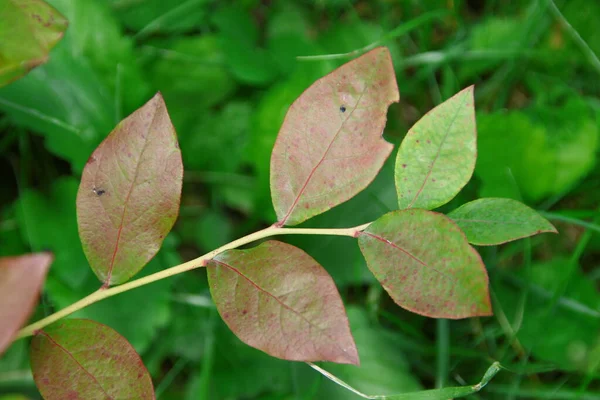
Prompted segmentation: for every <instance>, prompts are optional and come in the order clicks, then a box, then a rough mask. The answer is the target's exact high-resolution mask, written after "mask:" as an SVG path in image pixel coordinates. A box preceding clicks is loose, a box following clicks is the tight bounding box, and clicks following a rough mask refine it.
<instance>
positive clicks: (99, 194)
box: [92, 188, 106, 196]
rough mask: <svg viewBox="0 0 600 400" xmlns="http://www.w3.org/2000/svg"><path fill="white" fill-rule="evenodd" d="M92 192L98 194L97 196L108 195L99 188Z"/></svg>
mask: <svg viewBox="0 0 600 400" xmlns="http://www.w3.org/2000/svg"><path fill="white" fill-rule="evenodd" d="M92 192H94V193H95V194H96V196H102V195H103V194H104V193H106V190H103V189H99V188H93V189H92Z"/></svg>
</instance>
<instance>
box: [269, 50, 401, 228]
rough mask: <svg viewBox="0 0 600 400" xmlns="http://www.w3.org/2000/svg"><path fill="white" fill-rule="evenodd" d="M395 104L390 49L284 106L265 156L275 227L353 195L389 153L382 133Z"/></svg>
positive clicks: (370, 54) (352, 63)
mask: <svg viewBox="0 0 600 400" xmlns="http://www.w3.org/2000/svg"><path fill="white" fill-rule="evenodd" d="M398 100H399V94H398V86H397V84H396V76H395V74H394V67H393V65H392V60H391V57H390V53H389V51H388V50H387V49H386V48H385V47H379V48H376V49H374V50H371V51H370V52H368V53H366V54H364V55H363V56H361V57H359V58H357V59H355V60H353V61H350V62H348V63H347V64H344V65H342V66H341V67H340V68H338V69H336V70H335V71H333V72H332V73H330V74H329V75H327V76H325V77H323V78H321V79H319V80H318V81H317V82H315V83H314V84H313V85H312V86H310V87H309V88H308V89H307V90H306V91H305V92H304V93H302V95H300V97H299V98H298V99H297V100H296V101H295V102H294V103H293V104H292V105H291V106H290V109H289V110H288V113H287V115H286V117H285V120H284V121H283V125H282V126H281V130H280V131H279V135H278V137H277V140H276V141H275V146H274V148H273V153H272V156H271V196H272V198H273V205H274V207H275V212H276V213H277V218H278V219H279V222H278V223H277V224H278V225H279V226H283V225H296V224H299V223H300V222H302V221H304V220H307V219H308V218H310V217H312V216H314V215H317V214H320V213H322V212H324V211H327V210H329V209H330V208H332V207H334V206H336V205H338V204H340V203H343V202H344V201H346V200H348V199H350V198H352V197H354V196H355V195H356V194H357V193H358V192H360V191H361V190H363V189H364V188H365V187H366V186H367V185H368V184H369V183H370V182H371V181H372V180H373V179H374V178H375V176H376V175H377V173H378V172H379V170H380V169H381V167H382V165H383V163H384V161H385V160H386V159H387V157H388V156H389V155H390V152H391V151H392V147H393V146H392V145H391V144H390V143H388V142H386V141H385V140H384V139H383V138H382V137H381V134H382V132H383V128H384V127H385V122H386V113H387V109H388V107H389V105H390V104H392V103H394V102H397V101H398Z"/></svg>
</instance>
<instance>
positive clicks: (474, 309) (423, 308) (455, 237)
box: [358, 209, 492, 319]
mask: <svg viewBox="0 0 600 400" xmlns="http://www.w3.org/2000/svg"><path fill="white" fill-rule="evenodd" d="M358 244H359V246H360V249H361V251H362V253H363V255H364V257H365V259H366V261H367V265H368V267H369V269H370V270H371V271H372V272H373V274H374V275H375V277H376V278H377V280H378V281H379V282H381V285H382V286H383V287H384V289H385V290H386V291H387V292H388V293H389V295H390V296H391V297H392V299H394V301H395V302H396V303H397V304H398V305H399V306H401V307H403V308H405V309H407V310H409V311H412V312H415V313H417V314H421V315H424V316H427V317H433V318H450V319H459V318H467V317H475V316H489V315H491V314H492V306H491V303H490V296H489V290H488V284H489V279H488V275H487V271H486V269H485V265H484V264H483V261H482V260H481V256H480V255H479V253H478V252H477V251H476V250H475V249H474V248H473V247H472V246H471V245H469V243H468V241H467V238H466V236H465V234H464V233H463V232H462V231H461V230H460V228H459V227H458V226H457V225H456V224H455V223H454V222H453V221H452V220H451V219H450V218H448V217H446V216H445V215H443V214H439V213H436V212H433V211H427V210H421V209H408V210H399V211H392V212H390V213H387V214H385V215H383V216H382V217H380V218H379V219H377V220H376V221H375V222H373V223H372V224H370V225H369V226H368V227H367V228H366V229H365V230H364V231H362V232H360V233H359V235H358Z"/></svg>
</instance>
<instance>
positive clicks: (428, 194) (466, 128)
mask: <svg viewBox="0 0 600 400" xmlns="http://www.w3.org/2000/svg"><path fill="white" fill-rule="evenodd" d="M476 142H477V138H476V130H475V104H474V98H473V87H472V86H471V87H468V88H466V89H464V90H463V91H461V92H459V93H457V94H456V95H454V96H453V97H452V98H450V99H448V100H446V101H445V102H444V103H442V104H440V105H439V106H437V107H436V108H434V109H433V110H431V111H429V112H428V113H427V114H425V116H424V117H423V118H421V119H420V120H419V121H418V122H417V123H416V124H415V125H413V127H412V128H411V129H410V131H409V132H408V134H407V135H406V137H405V138H404V140H403V141H402V144H401V145H400V149H399V150H398V155H397V156H396V190H397V192H398V204H399V205H400V208H401V209H403V208H411V207H415V208H425V209H433V208H437V207H439V206H441V205H444V204H446V203H447V202H449V201H450V200H452V199H453V198H454V196H456V194H457V193H458V192H459V191H460V189H462V188H463V186H465V185H466V184H467V182H469V180H470V179H471V176H472V175H473V169H474V168H475V160H476V158H477V143H476Z"/></svg>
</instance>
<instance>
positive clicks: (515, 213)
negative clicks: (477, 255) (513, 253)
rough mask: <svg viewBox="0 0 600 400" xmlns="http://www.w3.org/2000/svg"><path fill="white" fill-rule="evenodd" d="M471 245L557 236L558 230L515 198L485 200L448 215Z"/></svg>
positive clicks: (488, 244)
mask: <svg viewBox="0 0 600 400" xmlns="http://www.w3.org/2000/svg"><path fill="white" fill-rule="evenodd" d="M448 217H450V218H452V219H453V220H454V222H456V224H457V225H458V226H459V227H460V228H461V229H462V230H463V232H464V233H465V235H467V239H468V240H469V243H473V244H476V245H480V246H491V245H496V244H502V243H506V242H510V241H512V240H517V239H522V238H525V237H529V236H533V235H537V234H538V233H542V232H552V233H558V231H557V230H556V228H555V227H554V226H553V225H552V224H551V223H550V222H548V220H546V218H544V217H542V216H541V215H539V214H538V213H537V212H535V210H532V209H531V208H529V207H527V206H526V205H525V204H523V203H520V202H518V201H516V200H512V199H497V198H486V199H479V200H475V201H472V202H470V203H467V204H464V205H462V206H461V207H459V208H457V209H456V210H454V211H452V212H451V213H449V214H448Z"/></svg>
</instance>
